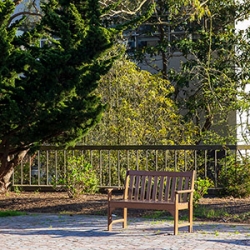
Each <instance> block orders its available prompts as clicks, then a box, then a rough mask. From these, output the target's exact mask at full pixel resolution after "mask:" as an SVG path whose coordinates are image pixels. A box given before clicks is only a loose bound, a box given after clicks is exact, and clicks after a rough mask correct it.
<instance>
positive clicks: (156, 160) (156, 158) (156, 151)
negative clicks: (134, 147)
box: [155, 150, 158, 171]
mask: <svg viewBox="0 0 250 250" xmlns="http://www.w3.org/2000/svg"><path fill="white" fill-rule="evenodd" d="M157 170H158V150H155V171H157Z"/></svg>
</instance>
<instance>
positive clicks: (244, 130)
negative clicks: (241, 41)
mask: <svg viewBox="0 0 250 250" xmlns="http://www.w3.org/2000/svg"><path fill="white" fill-rule="evenodd" d="M235 26H236V30H237V31H244V30H246V29H247V28H248V27H250V19H249V20H244V21H241V22H237V23H236V24H235ZM239 70H240V69H239ZM244 91H245V92H247V93H249V92H250V84H248V85H246V86H245V89H244ZM236 119H237V121H236V122H237V144H239V145H246V144H249V143H250V131H249V125H250V110H247V111H237V115H236Z"/></svg>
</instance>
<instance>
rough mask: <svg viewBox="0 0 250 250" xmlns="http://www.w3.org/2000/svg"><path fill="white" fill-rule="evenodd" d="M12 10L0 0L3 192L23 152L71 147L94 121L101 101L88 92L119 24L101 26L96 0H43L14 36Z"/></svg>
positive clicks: (107, 61)
mask: <svg viewBox="0 0 250 250" xmlns="http://www.w3.org/2000/svg"><path fill="white" fill-rule="evenodd" d="M14 8H15V3H14V2H13V1H10V0H7V1H1V2H0V51H1V61H0V189H1V190H2V191H6V189H7V188H8V186H9V185H10V181H9V180H10V177H11V175H12V173H13V170H14V168H15V167H16V166H17V165H18V164H19V163H20V161H21V160H22V159H23V157H24V156H25V155H26V154H27V152H32V150H35V149H36V148H37V147H39V145H41V144H43V143H54V144H60V145H64V146H65V147H67V146H70V145H74V144H75V143H76V142H77V141H78V140H79V139H81V138H82V137H83V136H84V135H85V134H86V133H87V132H88V131H89V130H90V129H91V128H92V127H93V126H94V125H95V124H97V123H98V121H99V120H100V118H101V115H102V112H103V110H104V107H105V106H104V105H103V104H102V101H101V99H100V98H99V97H98V96H97V95H95V93H94V90H95V89H96V88H97V86H98V81H99V79H100V76H101V75H104V74H105V73H106V72H107V71H108V70H109V68H110V67H111V65H112V63H113V62H114V60H115V59H116V58H117V57H119V54H120V53H122V51H120V52H119V53H110V51H112V46H113V43H114V41H115V40H116V36H117V35H118V33H119V31H121V30H122V29H123V28H125V26H126V25H125V26H121V25H120V26H119V27H118V28H117V29H115V28H109V29H108V28H104V27H103V24H102V23H101V14H102V11H101V8H100V5H99V1H98V0H75V1H65V0H58V1H57V0H50V1H45V3H43V4H41V9H42V15H41V18H40V20H39V22H37V23H35V24H34V25H32V27H31V29H30V30H25V32H24V33H23V34H22V35H21V36H16V32H17V29H18V27H20V26H21V25H22V19H21V20H19V21H16V22H10V20H12V17H11V16H12V14H13V11H14ZM144 18H145V17H144V16H140V17H139V18H138V17H137V18H136V20H135V22H137V23H138V22H140V21H141V19H144ZM41 41H43V46H42V47H41ZM106 53H109V56H108V57H105V56H104V55H105V54H106Z"/></svg>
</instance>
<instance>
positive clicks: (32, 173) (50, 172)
mask: <svg viewBox="0 0 250 250" xmlns="http://www.w3.org/2000/svg"><path fill="white" fill-rule="evenodd" d="M249 153H250V146H243V145H242V146H236V145H224V146H222V145H199V146H195V145H178V146H167V145H126V146H125V145H119V146H87V145H84V146H76V147H74V148H69V149H67V150H65V149H62V148H60V147H55V146H42V147H41V148H40V150H39V151H37V153H36V154H35V155H34V156H32V157H31V156H30V157H28V159H26V160H25V161H23V162H22V164H21V165H20V166H18V168H16V169H15V172H14V174H13V178H12V184H13V186H38V187H44V186H52V184H53V183H52V182H53V179H54V180H58V178H61V176H63V174H65V173H66V171H67V164H68V163H67V160H68V159H69V157H71V156H77V155H83V156H84V158H85V160H86V161H88V162H89V163H90V164H91V165H92V166H93V168H94V169H95V171H96V173H97V175H98V180H99V186H100V187H103V186H122V185H123V181H124V177H125V173H126V170H127V169H138V170H175V171H185V170H191V169H194V170H196V173H197V177H201V178H206V177H208V178H209V179H211V180H212V181H213V183H214V187H215V188H217V187H219V186H220V183H219V174H220V169H221V167H222V165H227V164H232V159H233V161H234V162H239V161H241V159H242V157H248V154H249ZM236 174H237V173H236Z"/></svg>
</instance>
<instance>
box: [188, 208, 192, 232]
mask: <svg viewBox="0 0 250 250" xmlns="http://www.w3.org/2000/svg"><path fill="white" fill-rule="evenodd" d="M188 210H189V212H188V222H189V227H188V231H189V232H190V233H192V232H193V206H192V204H189V209H188Z"/></svg>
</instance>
